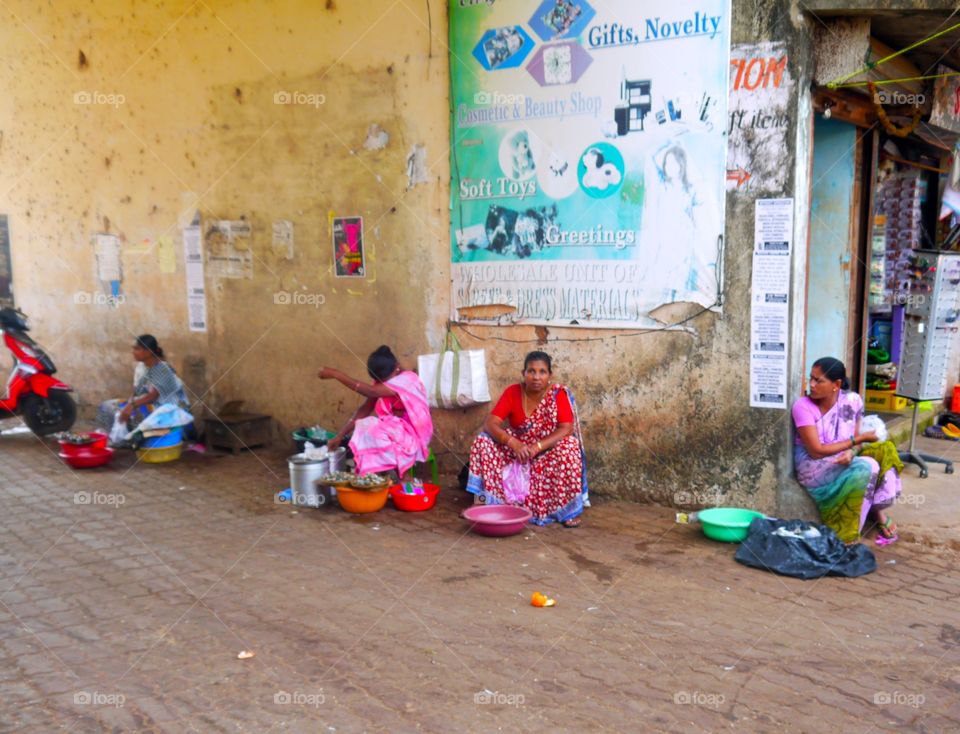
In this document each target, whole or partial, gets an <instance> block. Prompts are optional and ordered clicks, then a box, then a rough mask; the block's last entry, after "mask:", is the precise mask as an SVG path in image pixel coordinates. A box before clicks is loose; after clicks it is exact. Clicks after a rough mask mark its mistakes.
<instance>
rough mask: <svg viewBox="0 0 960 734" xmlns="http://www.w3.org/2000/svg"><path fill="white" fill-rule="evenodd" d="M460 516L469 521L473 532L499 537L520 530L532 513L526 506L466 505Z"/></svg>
mask: <svg viewBox="0 0 960 734" xmlns="http://www.w3.org/2000/svg"><path fill="white" fill-rule="evenodd" d="M460 516H461V517H462V518H463V519H464V520H466V521H467V522H469V523H470V529H471V530H473V532H475V533H479V534H480V535H489V536H491V537H494V538H499V537H503V536H505V535H516V534H517V533H519V532H522V531H523V529H524V528H525V527H526V525H527V523H528V522H530V518H531V517H533V513H532V512H530V510H528V509H527V508H526V507H514V506H513V505H476V506H474V507H468V508H467V509H466V510H464V511H463V512H462V513H460Z"/></svg>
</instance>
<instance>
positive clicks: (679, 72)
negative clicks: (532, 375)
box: [450, 0, 730, 328]
mask: <svg viewBox="0 0 960 734" xmlns="http://www.w3.org/2000/svg"><path fill="white" fill-rule="evenodd" d="M729 60H730V9H729V2H728V0H696V1H693V0H671V2H654V1H651V2H643V3H638V2H635V1H634V0H603V2H599V1H598V2H593V1H592V0H591V1H588V0H542V1H538V0H530V1H523V0H512V1H509V2H507V1H503V0H501V1H499V2H487V1H486V0H484V1H483V2H479V1H477V2H472V1H470V0H451V3H450V68H451V74H452V148H451V170H452V201H451V205H452V212H451V222H452V227H451V229H452V231H451V258H452V273H453V298H452V309H453V314H452V317H453V318H454V319H455V320H466V319H467V318H469V317H470V316H471V315H472V314H470V312H469V308H470V307H474V306H500V307H502V309H501V311H502V313H504V314H506V316H505V318H506V319H507V320H509V321H520V322H524V323H531V324H548V325H571V324H572V325H578V326H588V327H627V328H629V327H635V326H650V325H653V324H655V323H656V322H655V321H653V320H651V318H650V317H649V314H650V312H651V311H653V310H654V309H656V308H657V307H658V306H661V305H663V304H668V303H675V302H693V303H697V304H700V305H702V306H704V307H717V303H718V294H719V292H720V287H721V282H720V281H721V272H722V258H721V253H722V236H723V219H724V205H725V194H724V187H725V177H726V169H725V156H726V149H727V141H726V128H727V96H728V90H727V80H728V72H729V65H730V64H729ZM464 309H466V310H464ZM501 320H502V318H501Z"/></svg>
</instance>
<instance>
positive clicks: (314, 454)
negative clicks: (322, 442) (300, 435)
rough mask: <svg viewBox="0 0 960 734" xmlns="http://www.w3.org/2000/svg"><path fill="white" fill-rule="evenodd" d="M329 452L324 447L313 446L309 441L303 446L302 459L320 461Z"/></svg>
mask: <svg viewBox="0 0 960 734" xmlns="http://www.w3.org/2000/svg"><path fill="white" fill-rule="evenodd" d="M329 452H330V450H329V449H328V448H327V447H326V446H314V445H313V444H312V443H310V442H309V441H306V442H305V443H304V444H303V454H302V456H303V458H304V459H309V460H310V461H321V460H323V459H326V458H327V454H328V453H329Z"/></svg>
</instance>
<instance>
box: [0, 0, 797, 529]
mask: <svg viewBox="0 0 960 734" xmlns="http://www.w3.org/2000/svg"><path fill="white" fill-rule="evenodd" d="M0 18H2V23H0V43H2V48H3V49H4V51H3V63H2V67H0V85H2V88H3V89H4V90H5V92H6V93H5V94H4V95H3V96H2V98H0V130H2V132H3V138H2V143H0V170H2V172H3V174H2V176H3V187H2V191H0V209H2V211H3V212H4V213H7V214H8V215H10V220H11V238H12V241H13V266H14V278H15V287H16V293H17V302H18V304H19V305H20V306H21V307H22V308H23V309H24V310H25V311H27V312H28V313H29V314H30V315H31V317H32V318H33V321H34V324H35V332H36V333H37V335H38V337H39V339H40V340H41V341H42V342H43V343H44V344H45V346H47V347H48V348H49V351H50V352H51V353H52V354H53V356H54V357H55V358H56V359H57V361H58V362H59V363H60V365H61V374H62V376H63V377H64V378H65V379H67V380H69V381H70V382H71V383H73V384H74V385H75V386H76V387H77V390H78V394H79V397H80V398H81V400H82V402H83V404H84V405H85V406H86V407H87V409H89V408H90V407H91V406H94V405H95V404H96V403H97V402H98V401H100V400H101V399H104V398H107V397H113V396H117V395H119V394H122V393H123V392H124V391H125V390H126V389H127V385H128V383H129V380H130V376H131V374H132V364H131V363H130V359H129V351H128V346H129V344H130V342H131V339H132V336H133V335H135V334H137V333H141V332H144V331H149V332H152V333H154V334H156V335H157V336H158V337H159V338H160V339H161V342H162V343H163V344H164V346H165V348H166V349H167V351H168V354H169V356H170V358H171V361H172V362H173V364H174V365H175V366H176V367H177V368H178V369H180V370H181V371H182V372H183V373H184V375H185V377H186V378H187V381H188V384H190V386H191V387H192V388H193V389H194V390H195V391H196V392H197V393H198V394H199V395H200V396H202V397H203V402H204V403H206V404H207V405H209V406H210V407H211V408H212V409H217V408H218V407H219V406H220V405H222V404H223V402H224V401H226V400H229V399H237V398H242V399H244V400H246V402H247V407H248V408H250V409H254V410H259V411H263V412H268V413H270V414H272V415H273V416H275V417H276V419H277V421H278V424H279V426H280V430H281V431H283V432H285V431H287V430H289V429H290V428H291V427H294V426H297V425H301V424H305V423H317V422H319V423H323V424H325V425H328V426H333V425H337V424H338V423H339V422H341V421H343V420H345V419H346V417H347V416H348V415H349V413H350V411H351V410H352V408H353V406H354V404H355V401H354V400H353V398H352V397H351V396H350V394H349V393H348V392H347V391H346V390H345V389H343V388H341V387H339V386H337V385H334V384H330V383H324V384H321V383H320V382H319V381H318V380H317V379H316V378H315V376H314V375H315V372H316V370H317V369H318V368H319V367H320V366H321V365H323V364H330V365H335V366H340V367H342V368H344V369H346V370H347V371H349V372H350V373H352V374H355V375H357V376H361V375H362V359H363V358H364V357H365V356H366V354H367V353H368V352H369V351H370V350H371V349H373V348H374V347H376V346H377V345H379V344H380V343H387V344H391V345H393V346H394V347H395V349H396V351H397V352H398V354H399V355H400V356H401V358H402V359H403V360H404V361H406V362H407V363H408V364H411V365H412V364H414V363H415V359H416V355H417V354H418V353H423V352H427V351H435V350H436V349H437V348H438V347H439V345H440V342H441V339H442V337H443V333H444V329H445V322H446V318H447V314H448V291H449V265H448V263H449V252H448V247H449V245H448V228H449V217H448V206H449V169H448V161H447V155H448V142H447V141H448V139H449V121H448V93H447V90H448V84H449V82H448V77H447V68H448V67H447V61H446V57H445V54H446V42H445V35H446V22H447V20H446V8H445V5H444V3H442V2H439V1H438V0H434V1H433V2H429V3H428V2H415V1H414V0H398V1H397V2H393V3H391V2H387V0H380V1H374V0H350V1H349V2H347V0H325V1H321V2H317V3H297V2H278V3H256V2H231V1H229V0H226V1H223V2H209V3H191V2H179V3H177V2H163V3H160V2H153V3H140V2H98V3H96V4H95V5H94V4H90V3H87V2H79V1H78V0H64V1H63V2H57V3H46V4H39V5H38V4H34V3H28V2H12V3H8V4H7V5H6V6H4V8H2V9H0ZM733 19H734V20H733V39H734V42H735V43H752V42H759V41H779V42H782V43H783V44H785V49H786V55H787V56H788V59H789V60H788V69H789V73H790V75H791V77H792V79H793V80H794V83H795V84H796V88H797V89H803V88H804V86H803V85H804V82H805V80H806V81H808V80H809V73H810V72H809V60H808V59H807V54H808V53H809V50H808V49H809V33H810V30H811V28H810V25H809V21H802V20H800V19H799V13H798V12H796V11H791V10H790V9H789V8H788V7H787V6H786V4H784V3H773V2H761V3H750V4H749V7H747V4H746V3H740V2H735V3H734V14H733ZM81 54H82V55H81ZM78 92H87V93H94V92H96V93H99V94H100V95H101V96H100V97H95V98H94V99H96V100H101V102H100V103H96V104H89V103H82V100H81V102H80V103H78V102H76V101H75V95H76V94H77V93H78ZM284 92H286V93H288V94H292V93H294V92H296V93H300V95H301V97H300V99H303V100H304V103H302V104H278V103H277V101H276V99H277V97H276V95H278V94H280V93H284ZM104 95H115V96H114V97H113V98H112V100H113V102H112V103H111V102H110V101H109V100H110V98H109V97H108V96H104ZM116 95H122V101H120V100H119V98H118V97H117V96H116ZM310 95H322V97H323V101H322V103H319V102H318V99H319V97H317V96H314V97H313V98H312V100H313V101H312V102H311V101H310V100H311V97H310ZM801 97H802V95H801ZM280 99H283V98H282V97H281V98H280ZM803 105H804V102H803V101H802V99H801V100H798V99H797V98H796V95H795V96H794V98H793V99H791V101H790V103H789V105H788V107H787V108H786V110H785V111H784V112H785V117H784V124H785V125H786V130H785V132H784V134H785V139H786V140H787V141H789V146H786V147H782V148H781V149H780V152H779V155H780V156H781V158H780V160H779V161H778V164H777V166H771V165H770V161H769V160H768V159H764V160H763V161H762V162H763V165H764V166H766V167H767V168H768V169H777V168H778V167H785V168H786V170H788V171H789V172H790V175H788V176H787V177H786V178H785V181H784V182H783V183H782V184H781V185H778V186H777V187H776V188H775V189H769V190H768V189H765V188H764V187H763V186H762V185H758V186H752V187H751V188H750V190H749V193H745V192H743V191H737V190H733V191H731V192H730V194H729V195H728V208H727V235H726V245H725V247H726V256H725V284H724V305H723V309H722V312H721V313H703V314H701V315H699V316H696V317H695V318H693V319H692V320H691V321H689V322H688V324H687V326H688V327H689V329H688V330H687V331H673V332H658V333H647V334H642V335H630V334H627V333H623V332H615V331H613V332H611V331H592V330H591V331H583V330H576V329H552V328H551V329H549V330H546V329H534V328H532V327H510V328H492V327H484V326H469V327H467V328H466V329H459V328H458V330H457V333H458V335H459V336H460V339H461V342H462V343H463V345H464V346H465V347H482V348H485V349H486V350H487V364H488V369H489V372H490V378H491V385H492V388H493V390H494V392H495V393H498V392H499V390H500V389H502V388H503V387H505V386H506V385H507V384H509V382H510V381H513V380H515V379H516V377H517V375H518V373H519V370H520V365H521V361H522V356H523V354H524V353H525V352H526V351H527V350H529V349H532V348H537V347H539V348H544V349H547V350H548V351H550V352H551V353H552V354H553V355H554V357H555V359H556V376H557V378H558V379H560V380H562V381H564V382H566V383H568V384H569V385H571V387H572V388H573V389H574V392H575V395H576V397H577V399H578V402H579V404H580V407H581V412H582V419H583V429H584V435H585V442H586V446H587V450H588V459H589V466H590V478H591V482H592V485H593V489H594V491H595V492H596V493H598V494H603V495H606V496H609V497H622V498H629V499H634V500H639V501H648V502H666V503H672V504H691V502H692V503H693V504H697V503H700V504H714V503H715V502H720V503H724V504H742V505H749V506H754V507H758V508H760V509H765V510H771V511H772V510H774V509H775V508H776V507H777V506H778V504H782V503H783V502H784V501H785V500H784V498H786V501H787V503H788V504H791V506H795V507H799V508H800V509H804V506H803V503H802V496H801V495H800V494H798V493H796V491H795V487H794V488H793V489H787V490H784V486H785V482H787V481H788V480H787V479H785V478H786V477H788V476H789V474H790V470H791V466H790V458H789V453H790V449H789V442H790V432H789V423H788V420H787V414H786V413H785V412H784V411H769V410H756V409H751V408H749V407H748V405H749V398H748V385H749V355H748V341H749V336H748V335H749V326H750V322H749V314H750V301H749V288H750V267H751V252H752V245H753V201H754V200H755V199H756V198H757V197H760V196H793V195H797V197H798V200H802V197H803V194H802V190H805V189H804V187H803V186H800V187H799V188H798V187H797V182H798V180H799V181H800V182H801V184H802V183H803V182H804V181H805V179H804V178H803V176H804V175H805V173H804V170H805V167H806V162H805V161H806V158H805V157H803V156H804V155H808V154H809V150H808V149H807V148H805V147H804V146H805V145H806V143H805V142H804V141H805V140H806V138H807V137H808V132H807V128H808V127H809V117H808V115H809V109H808V108H804V107H803ZM372 126H376V127H372ZM382 133H385V134H386V136H387V138H388V139H387V140H386V144H385V145H384V144H383V143H384V136H383V135H382ZM807 142H808V141H807ZM415 146H424V147H425V158H424V159H422V160H421V162H420V163H419V164H418V165H419V167H418V168H417V170H416V171H415V172H414V173H411V170H410V164H409V160H408V159H409V156H410V154H411V152H412V151H413V150H414V149H415ZM797 150H800V155H801V158H800V159H799V160H800V162H799V163H798V158H797V153H796V151H797ZM415 167H416V166H415ZM798 172H799V173H798ZM798 176H800V178H799V179H798ZM196 210H199V211H200V213H201V215H202V216H203V218H204V221H210V220H214V219H240V218H245V219H246V220H247V221H248V222H250V223H251V225H252V231H253V236H252V239H251V241H250V244H249V247H250V250H251V251H252V254H253V275H252V277H251V278H237V279H230V278H209V277H208V279H207V290H208V293H207V295H208V299H207V308H208V319H209V329H208V331H207V333H192V332H190V331H188V329H187V314H186V298H185V288H186V286H185V280H184V262H183V249H182V246H181V244H180V239H179V231H180V229H179V228H180V227H181V226H182V225H183V224H184V223H185V222H188V221H189V218H190V217H191V216H192V214H193V212H194V211H196ZM331 215H337V216H341V215H361V216H363V217H364V222H365V234H366V245H367V250H368V256H369V261H368V266H369V275H368V277H367V278H366V279H364V280H359V281H351V282H345V281H343V280H337V279H335V278H334V277H333V274H332V271H331V267H332V266H331V259H332V258H331V245H330V216H331ZM279 219H288V220H291V221H293V222H294V226H295V250H294V257H293V259H292V260H288V259H286V257H285V256H284V255H283V254H282V253H278V252H276V251H274V249H273V248H272V243H271V226H272V222H273V221H275V220H279ZM103 231H106V232H110V233H113V234H116V235H119V236H120V237H121V238H122V243H123V245H122V249H123V283H122V293H123V296H124V301H123V303H122V304H120V305H119V307H116V308H113V307H110V306H109V305H104V304H102V303H100V302H98V299H97V298H96V297H95V296H96V294H97V293H101V292H102V291H103V288H104V286H103V284H101V283H99V282H98V281H97V280H96V267H95V260H94V253H93V248H92V245H91V236H92V235H93V234H94V233H96V232H103ZM165 236H170V237H173V239H174V243H175V248H174V249H175V268H174V271H173V272H163V267H162V258H161V253H160V252H159V250H160V248H159V247H158V243H159V241H160V240H161V238H163V237H165ZM796 244H797V249H798V255H797V257H798V259H802V258H803V257H804V256H805V249H804V247H805V232H804V230H803V227H802V226H800V227H799V228H798V241H797V243H796ZM799 261H800V260H798V262H799ZM167 270H169V267H168V268H167ZM78 292H79V293H87V294H91V297H90V298H89V299H87V300H90V301H91V302H90V303H81V302H78V300H77V296H76V294H77V293H78ZM278 293H287V294H290V293H297V294H300V295H301V299H300V300H301V301H303V303H301V304H300V305H297V304H286V303H279V302H277V294H278ZM801 294H802V289H799V288H798V289H797V290H796V295H797V296H798V298H796V299H795V300H794V309H795V310H796V309H799V311H797V312H796V313H795V315H794V320H793V321H794V324H795V325H796V324H798V323H800V324H802V310H803V308H804V303H803V301H802V297H801ZM311 296H312V297H313V298H312V300H311ZM321 297H322V298H321ZM81 300H83V299H81ZM321 300H322V303H320V301H321ZM698 310H699V309H698V307H695V306H688V305H683V304H678V305H674V306H671V307H669V308H667V309H663V310H662V311H661V312H660V313H658V314H657V315H658V316H659V317H660V318H662V319H663V320H665V321H679V320H681V319H684V318H686V317H688V316H690V315H691V314H693V313H695V312H696V311H698ZM504 340H506V341H504ZM791 386H792V389H794V390H796V389H798V387H799V381H798V378H795V377H793V376H792V377H791ZM485 415H486V409H485V408H474V409H470V410H466V411H455V412H450V413H444V414H438V415H437V418H436V422H437V439H436V441H435V448H436V451H437V453H438V454H439V455H440V456H441V460H442V462H444V463H445V464H446V466H447V467H448V468H457V467H458V466H459V464H458V460H460V459H463V458H464V457H465V456H466V452H467V449H468V447H469V441H470V438H471V436H472V435H473V434H474V433H475V431H476V430H477V428H478V427H479V425H480V424H481V423H482V421H483V418H484V416H485ZM798 498H799V499H798Z"/></svg>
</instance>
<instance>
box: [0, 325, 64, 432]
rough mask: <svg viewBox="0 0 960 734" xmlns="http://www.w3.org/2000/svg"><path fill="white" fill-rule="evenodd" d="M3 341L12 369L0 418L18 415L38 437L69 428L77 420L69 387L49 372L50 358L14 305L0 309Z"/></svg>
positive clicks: (0, 399)
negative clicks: (34, 338)
mask: <svg viewBox="0 0 960 734" xmlns="http://www.w3.org/2000/svg"><path fill="white" fill-rule="evenodd" d="M0 329H2V331H3V343H4V344H5V345H6V346H7V349H9V350H10V351H11V352H12V353H13V372H11V373H10V379H8V380H7V392H6V394H5V395H4V396H3V398H0V417H3V416H11V415H19V416H20V417H21V418H23V421H24V423H26V424H27V427H28V428H29V429H30V430H31V431H33V432H34V433H36V434H37V435H38V436H46V435H47V434H50V433H57V432H58V431H68V430H70V428H71V427H72V426H73V423H74V421H75V420H76V419H77V404H76V403H75V402H74V401H73V398H72V397H71V396H70V392H71V391H72V388H71V387H70V386H69V385H67V384H66V383H64V382H60V380H56V379H54V378H53V377H52V376H51V375H53V373H54V372H56V371H57V368H56V367H54V365H53V360H51V359H50V357H48V356H47V354H46V353H45V352H44V351H43V350H42V349H41V348H40V346H39V345H38V344H37V343H36V342H35V341H34V340H33V339H31V338H30V337H29V336H27V334H26V332H27V331H29V327H28V326H27V317H26V316H24V314H23V313H21V312H20V311H18V310H16V309H13V308H2V309H0Z"/></svg>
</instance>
